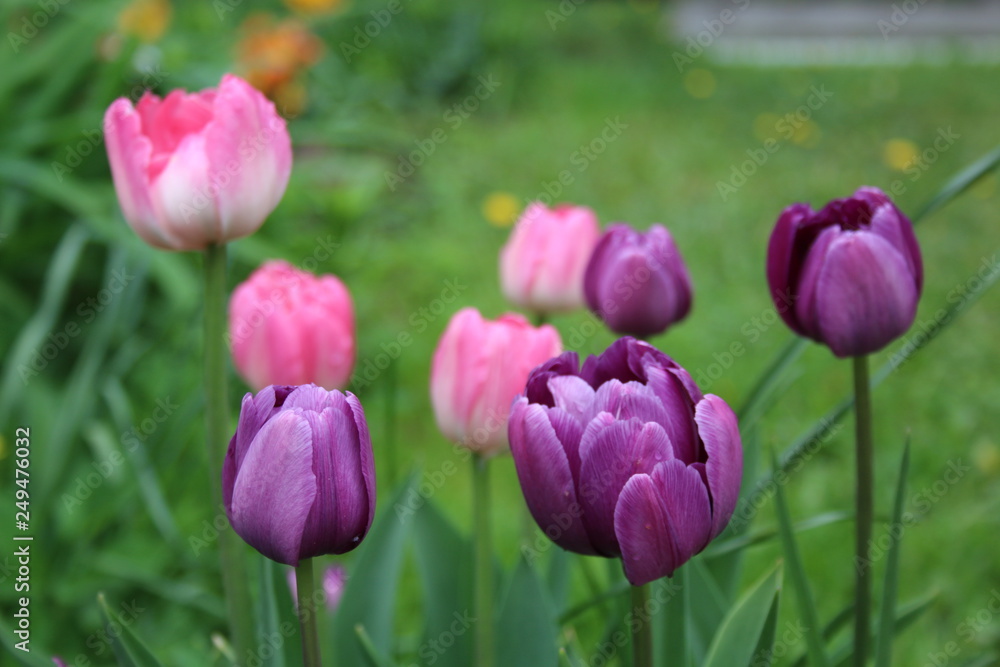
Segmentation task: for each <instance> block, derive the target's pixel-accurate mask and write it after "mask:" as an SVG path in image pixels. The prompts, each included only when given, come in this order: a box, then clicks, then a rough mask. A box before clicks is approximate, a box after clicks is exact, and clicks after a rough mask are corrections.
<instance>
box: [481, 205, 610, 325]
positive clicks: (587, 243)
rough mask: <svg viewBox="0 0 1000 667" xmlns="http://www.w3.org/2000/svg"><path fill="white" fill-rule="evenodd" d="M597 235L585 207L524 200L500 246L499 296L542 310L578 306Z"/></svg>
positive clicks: (550, 310) (594, 224)
mask: <svg viewBox="0 0 1000 667" xmlns="http://www.w3.org/2000/svg"><path fill="white" fill-rule="evenodd" d="M599 234H600V231H599V229H598V225H597V216H595V215H594V212H593V211H591V210H590V209H589V208H586V207H584V206H568V205H563V206H557V207H555V208H553V209H549V208H546V206H545V205H544V204H540V203H538V202H536V203H533V204H531V205H529V206H528V208H527V209H525V211H524V214H523V215H522V216H521V218H520V220H518V221H517V225H516V226H515V227H514V230H513V232H511V235H510V239H509V240H508V241H507V245H505V246H504V247H503V250H501V251H500V284H501V287H502V288H503V293H504V296H506V297H507V300H508V301H510V302H511V303H513V304H515V305H517V306H519V307H521V308H526V309H528V310H533V311H535V312H537V313H543V314H544V313H552V312H560V311H567V310H573V309H574V308H580V307H582V306H583V272H584V270H585V269H586V268H587V262H588V261H589V260H590V255H591V253H592V252H593V251H594V245H595V244H596V243H597V237H598V235H599Z"/></svg>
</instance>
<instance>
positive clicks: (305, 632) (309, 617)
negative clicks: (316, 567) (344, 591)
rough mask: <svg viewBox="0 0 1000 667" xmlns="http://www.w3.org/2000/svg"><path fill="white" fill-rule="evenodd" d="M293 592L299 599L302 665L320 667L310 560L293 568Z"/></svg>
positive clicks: (307, 559) (313, 578) (314, 587)
mask: <svg viewBox="0 0 1000 667" xmlns="http://www.w3.org/2000/svg"><path fill="white" fill-rule="evenodd" d="M295 592H296V593H297V594H298V599H299V628H300V630H301V632H302V664H303V665H305V667H321V666H322V664H323V662H322V660H321V659H320V655H319V633H318V632H317V630H316V616H317V611H316V600H317V598H318V597H319V596H317V595H316V579H315V576H314V573H313V562H312V558H306V559H304V560H302V561H300V562H299V564H298V567H296V568H295Z"/></svg>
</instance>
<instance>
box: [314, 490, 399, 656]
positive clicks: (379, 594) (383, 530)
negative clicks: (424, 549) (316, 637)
mask: <svg viewBox="0 0 1000 667" xmlns="http://www.w3.org/2000/svg"><path fill="white" fill-rule="evenodd" d="M413 482H414V477H413V476H410V478H409V479H407V480H406V481H405V482H404V484H403V485H402V486H401V487H400V488H399V490H398V491H396V493H395V494H394V496H393V498H392V500H390V502H389V504H388V505H387V506H385V507H384V508H383V510H382V513H381V514H379V515H378V516H376V517H375V521H374V523H373V524H372V529H371V532H370V533H368V535H367V537H365V540H364V542H362V543H361V546H359V547H358V548H357V550H356V551H355V553H354V559H353V560H352V565H351V566H350V573H351V574H350V577H349V578H348V580H347V585H346V586H345V587H344V595H343V597H342V598H341V600H340V606H339V607H338V608H337V613H336V614H335V615H334V617H333V619H332V622H331V631H330V636H331V637H332V640H333V649H332V651H330V650H328V651H327V652H328V653H329V654H330V655H332V656H334V659H333V660H331V661H330V662H331V663H332V664H337V665H361V664H363V663H364V662H365V652H364V650H363V649H362V647H361V646H360V644H359V643H358V638H357V635H356V634H355V629H354V628H355V626H357V625H362V626H363V627H364V628H365V630H366V631H367V632H368V636H369V637H370V638H371V641H372V644H373V646H374V647H375V648H376V649H377V650H379V651H381V652H382V653H384V654H388V655H392V654H393V652H394V647H393V643H392V637H393V631H392V630H393V616H394V610H395V607H396V591H397V588H398V584H399V577H400V573H401V572H402V566H403V555H404V545H405V541H406V536H407V533H408V531H409V529H410V526H411V525H412V523H413V510H412V509H411V508H412V496H411V494H415V493H416V491H415V490H414V488H413Z"/></svg>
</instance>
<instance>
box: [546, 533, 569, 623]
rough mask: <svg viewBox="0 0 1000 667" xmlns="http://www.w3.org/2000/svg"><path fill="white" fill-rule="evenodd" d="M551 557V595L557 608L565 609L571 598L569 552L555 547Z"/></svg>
mask: <svg viewBox="0 0 1000 667" xmlns="http://www.w3.org/2000/svg"><path fill="white" fill-rule="evenodd" d="M551 551H552V556H551V557H550V558H549V574H548V584H549V595H550V596H552V604H554V605H555V607H556V609H565V608H566V601H567V600H568V599H569V552H568V551H566V550H564V549H560V548H557V547H553V548H552V549H551Z"/></svg>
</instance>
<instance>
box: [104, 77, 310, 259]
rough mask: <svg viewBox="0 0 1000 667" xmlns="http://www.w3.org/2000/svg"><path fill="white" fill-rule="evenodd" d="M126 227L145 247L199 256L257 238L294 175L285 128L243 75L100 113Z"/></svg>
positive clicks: (120, 103) (124, 101)
mask: <svg viewBox="0 0 1000 667" xmlns="http://www.w3.org/2000/svg"><path fill="white" fill-rule="evenodd" d="M104 130H105V137H106V140H107V151H108V161H109V162H110V163H111V175H112V176H113V178H114V183H115V191H116V192H117V193H118V202H119V204H120V205H121V209H122V213H123V214H124V216H125V221H126V222H128V224H129V225H130V226H131V227H132V229H134V230H135V232H136V233H137V234H138V235H139V236H140V237H142V239H143V240H144V241H146V242H147V243H149V244H150V245H153V246H155V247H157V248H165V249H168V250H201V249H204V248H205V247H207V246H209V245H211V244H216V243H224V242H226V241H232V240H233V239H238V238H241V237H244V236H247V235H249V234H252V233H253V232H255V231H257V229H258V228H259V227H260V226H261V224H262V223H263V222H264V219H265V218H266V217H267V216H268V215H269V214H270V213H271V211H273V210H274V208H275V206H277V205H278V201H279V200H280V199H281V196H282V195H283V194H284V192H285V186H286V185H287V184H288V176H289V173H290V172H291V168H292V149H291V141H290V139H289V136H288V130H287V128H286V127H285V121H284V120H283V119H282V118H281V117H280V116H279V115H278V114H277V112H276V111H275V110H274V105H273V104H272V103H271V102H269V101H268V100H267V98H265V97H264V96H263V95H262V94H261V93H260V92H258V91H257V90H256V89H254V88H253V87H251V86H250V84H248V83H247V82H246V81H244V80H242V79H240V78H239V77H236V76H233V75H231V74H227V75H225V76H224V77H222V82H221V83H220V84H219V87H218V88H210V89H208V90H203V91H201V92H197V93H186V92H184V91H183V90H175V91H173V92H171V93H170V94H169V95H167V96H166V97H165V98H163V99H160V98H159V97H157V96H156V95H153V94H152V93H148V92H147V93H146V94H144V95H143V96H142V98H141V99H140V100H139V103H138V104H137V105H136V106H135V107H133V106H132V102H131V101H129V100H128V99H126V98H119V99H117V100H115V101H114V102H113V103H112V104H111V106H110V107H109V108H108V110H107V112H106V113H105V115H104Z"/></svg>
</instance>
